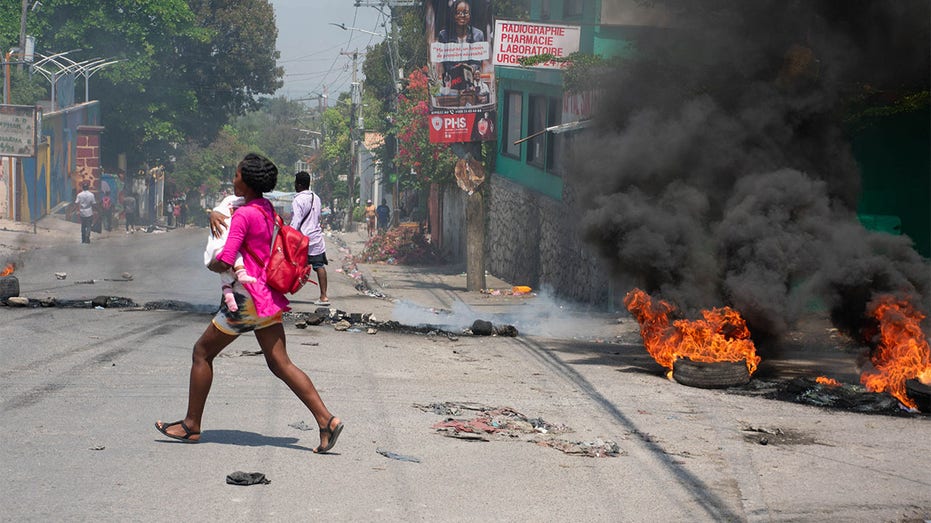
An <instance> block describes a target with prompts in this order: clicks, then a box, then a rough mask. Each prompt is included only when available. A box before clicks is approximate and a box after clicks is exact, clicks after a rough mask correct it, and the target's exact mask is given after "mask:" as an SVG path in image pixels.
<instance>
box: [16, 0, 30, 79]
mask: <svg viewBox="0 0 931 523" xmlns="http://www.w3.org/2000/svg"><path fill="white" fill-rule="evenodd" d="M28 12H29V0H23V12H22V15H20V17H19V56H20V57H25V56H26V13H28ZM17 68H18V69H19V70H20V71H22V70H23V62H22V61H20V63H19V65H18V66H17Z"/></svg>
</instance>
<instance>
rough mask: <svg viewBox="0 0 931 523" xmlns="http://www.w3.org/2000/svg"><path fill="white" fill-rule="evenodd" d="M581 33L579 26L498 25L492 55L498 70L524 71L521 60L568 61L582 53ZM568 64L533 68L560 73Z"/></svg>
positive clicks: (548, 64) (555, 63)
mask: <svg viewBox="0 0 931 523" xmlns="http://www.w3.org/2000/svg"><path fill="white" fill-rule="evenodd" d="M580 36H581V31H580V29H579V27H578V26H573V25H553V24H532V23H529V22H511V21H508V20H498V21H497V22H495V46H494V49H493V50H492V53H491V55H492V56H491V58H492V63H493V64H494V65H496V66H498V65H501V66H510V67H520V63H519V62H518V60H519V59H521V58H525V57H528V56H536V55H541V54H551V55H553V56H554V57H556V58H564V57H566V56H569V55H570V54H572V53H575V52H577V51H578V50H579V39H580ZM567 65H568V64H567V63H566V62H554V61H552V60H551V61H548V62H544V63H540V64H536V65H533V66H531V67H538V68H544V69H560V68H563V67H566V66H567Z"/></svg>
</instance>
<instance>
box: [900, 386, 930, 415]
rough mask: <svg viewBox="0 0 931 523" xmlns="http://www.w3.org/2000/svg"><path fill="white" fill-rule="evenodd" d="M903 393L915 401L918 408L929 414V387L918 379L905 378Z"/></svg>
mask: <svg viewBox="0 0 931 523" xmlns="http://www.w3.org/2000/svg"><path fill="white" fill-rule="evenodd" d="M905 393H906V394H907V395H908V397H909V398H911V399H912V401H914V402H915V404H916V405H917V406H918V410H920V411H921V412H924V413H925V414H931V387H929V386H927V385H925V384H923V383H922V382H920V381H918V380H906V381H905Z"/></svg>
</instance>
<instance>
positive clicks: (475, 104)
mask: <svg viewBox="0 0 931 523" xmlns="http://www.w3.org/2000/svg"><path fill="white" fill-rule="evenodd" d="M425 7H426V9H425V10H424V11H425V12H426V18H427V20H426V23H427V31H426V33H427V45H428V48H429V49H430V115H429V116H427V117H428V118H430V125H429V127H430V141H431V142H434V143H455V142H471V141H486V140H494V139H495V138H496V136H495V132H494V131H495V129H494V123H493V122H494V118H495V78H494V71H495V69H494V65H492V63H491V48H492V38H491V37H492V29H493V28H494V26H493V22H492V17H491V15H492V3H491V1H489V0H474V1H470V0H452V1H450V0H427V1H426V5H425ZM480 123H481V125H479V124H480Z"/></svg>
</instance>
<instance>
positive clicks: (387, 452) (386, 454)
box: [375, 448, 420, 463]
mask: <svg viewBox="0 0 931 523" xmlns="http://www.w3.org/2000/svg"><path fill="white" fill-rule="evenodd" d="M375 452H377V453H379V454H381V455H382V456H384V457H386V458H390V459H396V460H398V461H407V462H410V463H420V458H415V457H413V456H405V455H404V454H398V453H397V452H391V451H390V450H386V449H383V448H377V449H375Z"/></svg>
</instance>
